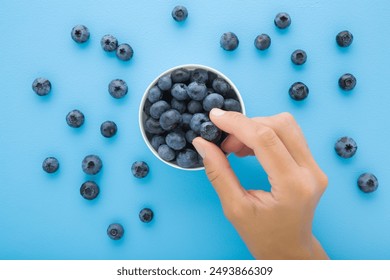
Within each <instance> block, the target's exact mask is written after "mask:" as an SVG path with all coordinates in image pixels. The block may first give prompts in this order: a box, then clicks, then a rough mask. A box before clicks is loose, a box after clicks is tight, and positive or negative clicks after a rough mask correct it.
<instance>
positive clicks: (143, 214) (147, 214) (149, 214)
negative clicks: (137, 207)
mask: <svg viewBox="0 0 390 280" xmlns="http://www.w3.org/2000/svg"><path fill="white" fill-rule="evenodd" d="M153 216H154V214H153V211H152V210H151V209H149V208H144V209H142V210H141V211H140V212H139V219H140V220H141V222H143V223H150V222H151V221H152V220H153Z"/></svg>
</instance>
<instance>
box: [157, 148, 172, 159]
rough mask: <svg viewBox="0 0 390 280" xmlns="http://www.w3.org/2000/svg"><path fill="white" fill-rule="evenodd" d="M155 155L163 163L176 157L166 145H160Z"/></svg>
mask: <svg viewBox="0 0 390 280" xmlns="http://www.w3.org/2000/svg"><path fill="white" fill-rule="evenodd" d="M157 153H158V155H159V156H160V157H161V158H162V159H163V160H165V161H172V160H174V159H175V157H176V153H175V151H174V150H173V149H172V148H171V147H169V146H168V145H167V144H162V145H161V146H160V147H158V150H157Z"/></svg>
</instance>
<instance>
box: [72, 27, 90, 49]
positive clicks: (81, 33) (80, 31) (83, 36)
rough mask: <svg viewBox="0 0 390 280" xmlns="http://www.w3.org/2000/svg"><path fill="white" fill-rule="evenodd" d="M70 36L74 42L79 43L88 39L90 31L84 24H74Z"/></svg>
mask: <svg viewBox="0 0 390 280" xmlns="http://www.w3.org/2000/svg"><path fill="white" fill-rule="evenodd" d="M71 36H72V39H73V40H74V41H75V42H76V43H80V44H81V43H85V42H87V41H88V39H89V36H90V33H89V30H88V28H87V27H86V26H84V25H76V26H75V27H73V28H72V32H71Z"/></svg>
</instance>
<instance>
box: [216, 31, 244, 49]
mask: <svg viewBox="0 0 390 280" xmlns="http://www.w3.org/2000/svg"><path fill="white" fill-rule="evenodd" d="M239 43H240V41H239V40H238V37H237V35H236V34H234V33H233V32H226V33H223V34H222V36H221V39H220V40H219V44H220V45H221V48H223V49H224V50H225V51H233V50H235V49H237V47H238V45H239Z"/></svg>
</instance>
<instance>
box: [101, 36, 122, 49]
mask: <svg viewBox="0 0 390 280" xmlns="http://www.w3.org/2000/svg"><path fill="white" fill-rule="evenodd" d="M100 45H101V46H102V48H103V50H104V51H106V52H113V51H115V50H116V49H117V48H118V40H117V39H116V38H115V37H114V36H112V35H110V34H107V35H104V36H103V37H102V39H101V40H100Z"/></svg>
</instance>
